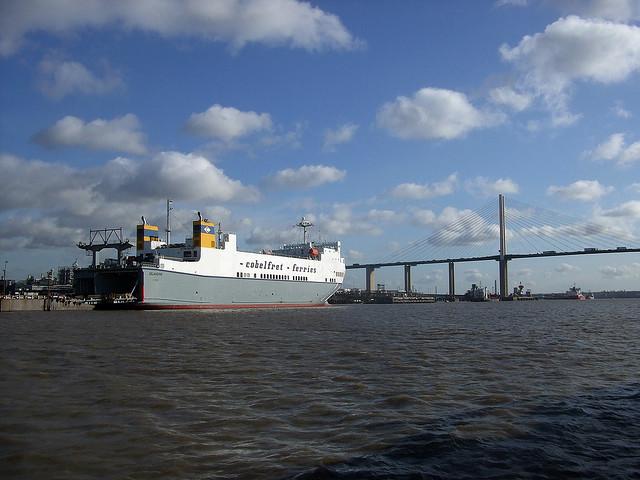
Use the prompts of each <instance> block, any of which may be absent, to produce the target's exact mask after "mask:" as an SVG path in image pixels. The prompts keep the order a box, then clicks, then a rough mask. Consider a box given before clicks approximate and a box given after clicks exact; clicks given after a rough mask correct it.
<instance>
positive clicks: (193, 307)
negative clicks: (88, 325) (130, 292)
mask: <svg viewBox="0 0 640 480" xmlns="http://www.w3.org/2000/svg"><path fill="white" fill-rule="evenodd" d="M330 306H331V305H329V304H328V303H314V304H296V303H257V304H246V305H245V304H233V305H217V304H202V305H157V304H150V303H136V304H133V305H131V307H130V308H132V309H135V310H229V309H241V308H325V307H330ZM124 308H127V307H124Z"/></svg>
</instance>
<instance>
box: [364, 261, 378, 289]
mask: <svg viewBox="0 0 640 480" xmlns="http://www.w3.org/2000/svg"><path fill="white" fill-rule="evenodd" d="M375 271H376V269H375V268H374V267H367V272H366V279H365V280H366V282H367V287H366V288H367V293H371V287H372V286H373V285H375V284H376V280H375V278H376V277H375V273H374V272H375Z"/></svg>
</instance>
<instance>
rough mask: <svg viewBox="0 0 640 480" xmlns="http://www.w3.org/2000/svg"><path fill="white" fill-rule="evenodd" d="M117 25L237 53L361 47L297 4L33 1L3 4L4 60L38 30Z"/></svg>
mask: <svg viewBox="0 0 640 480" xmlns="http://www.w3.org/2000/svg"><path fill="white" fill-rule="evenodd" d="M112 26H115V27H120V28H122V29H123V30H141V31H143V32H151V33H155V34H159V35H161V36H164V37H197V38H202V39H205V40H211V41H220V42H227V43H229V44H230V45H231V47H232V48H233V49H234V50H238V49H240V48H242V47H244V46H245V45H247V44H250V43H262V44H266V45H285V46H289V47H292V48H303V49H305V50H310V51H317V50H326V49H340V50H349V49H354V48H358V47H359V46H360V45H361V44H362V42H361V41H359V40H357V39H355V38H354V37H353V36H352V35H351V33H349V31H348V30H347V29H346V28H345V27H344V25H343V24H342V22H341V21H340V19H339V18H338V17H337V16H336V15H333V14H330V13H326V12H324V11H323V10H321V9H320V8H318V7H314V6H312V5H311V4H309V3H307V2H300V1H296V0H244V1H241V0H227V1H224V2H215V1H214V2H206V1H205V2H203V1H197V0H189V1H178V0H165V1H162V2H158V1H143V0H139V1H135V2H126V1H125V2H120V1H109V0H66V1H65V2H64V3H63V4H60V3H58V2H50V1H48V0H32V1H29V2H21V1H12V2H3V4H2V14H1V15H0V55H4V56H7V55H11V54H13V53H15V52H16V51H17V50H18V49H19V48H20V47H21V45H22V43H23V42H24V38H25V37H26V36H27V35H28V34H30V33H32V32H35V31H40V32H48V33H53V34H64V33H68V32H78V31H83V30H88V29H96V28H106V27H112Z"/></svg>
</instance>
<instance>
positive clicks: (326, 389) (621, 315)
mask: <svg viewBox="0 0 640 480" xmlns="http://www.w3.org/2000/svg"><path fill="white" fill-rule="evenodd" d="M0 331H1V332H2V333H1V339H2V342H1V345H0V475H1V476H2V477H3V478H26V479H89V478H101V479H103V478H104V479H111V478H113V479H121V478H131V479H163V478H167V479H169V478H186V479H200V478H202V479H204V478H206V479H294V478H295V479H298V480H300V479H304V480H306V479H334V478H335V479H420V478H456V479H459V478H469V479H477V478H516V477H517V478H602V479H605V478H606V479H609V478H620V479H622V478H640V301H638V300H624V301H623V300H617V301H616V300H595V301H587V302H578V301H538V302H512V303H502V304H499V303H487V304H469V303H458V304H423V305H352V306H333V307H328V308H318V309H299V310H264V311H258V310H253V311H224V312H214V311H210V312H204V311H202V312H196V313H194V312H185V311H181V312H25V313H17V312H16V313H3V314H1V315H0Z"/></svg>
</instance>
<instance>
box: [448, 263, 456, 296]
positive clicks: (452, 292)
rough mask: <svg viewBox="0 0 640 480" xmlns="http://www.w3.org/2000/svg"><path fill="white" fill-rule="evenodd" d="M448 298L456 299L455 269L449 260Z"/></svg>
mask: <svg viewBox="0 0 640 480" xmlns="http://www.w3.org/2000/svg"><path fill="white" fill-rule="evenodd" d="M449 298H450V299H451V300H455V299H456V271H455V263H453V262H449Z"/></svg>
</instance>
